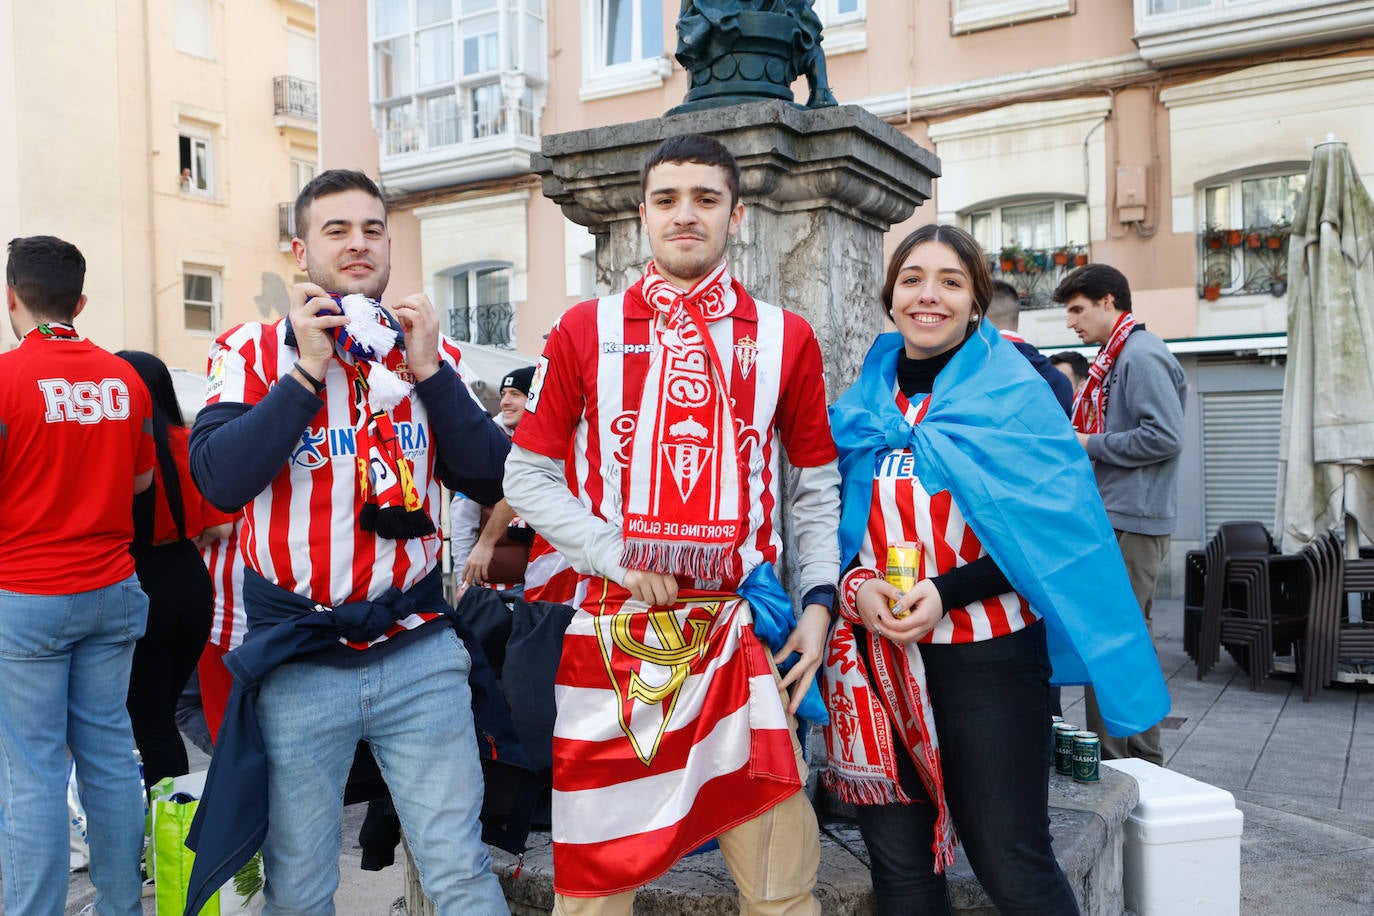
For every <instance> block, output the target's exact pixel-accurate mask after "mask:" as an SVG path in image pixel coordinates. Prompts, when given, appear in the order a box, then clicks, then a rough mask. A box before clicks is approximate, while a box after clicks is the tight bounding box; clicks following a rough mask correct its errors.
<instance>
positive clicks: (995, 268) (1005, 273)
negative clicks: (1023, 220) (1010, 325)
mask: <svg viewBox="0 0 1374 916" xmlns="http://www.w3.org/2000/svg"><path fill="white" fill-rule="evenodd" d="M1087 263H1088V249H1087V248H1086V247H1084V246H1081V245H1064V246H1061V247H1059V248H1022V247H1021V246H1020V245H1009V246H1007V247H1005V248H1003V249H1002V250H1001V251H1000V252H998V253H997V254H993V255H989V256H988V267H989V268H991V270H992V277H993V279H994V280H1005V281H1006V282H1008V283H1010V284H1011V285H1012V286H1014V287H1015V288H1016V292H1017V293H1018V294H1020V296H1021V307H1022V308H1023V309H1048V308H1054V307H1055V302H1054V300H1053V299H1052V298H1051V296H1052V295H1053V294H1054V289H1055V287H1056V286H1058V285H1059V281H1060V280H1062V279H1063V278H1064V275H1065V274H1066V273H1068V272H1069V271H1071V270H1073V269H1074V268H1075V267H1081V266H1083V265H1084V264H1087Z"/></svg>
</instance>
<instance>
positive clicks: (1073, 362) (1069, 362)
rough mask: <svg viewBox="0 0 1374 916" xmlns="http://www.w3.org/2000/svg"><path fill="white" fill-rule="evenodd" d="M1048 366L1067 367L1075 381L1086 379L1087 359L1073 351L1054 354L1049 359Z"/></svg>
mask: <svg viewBox="0 0 1374 916" xmlns="http://www.w3.org/2000/svg"><path fill="white" fill-rule="evenodd" d="M1050 364H1051V365H1054V366H1068V367H1069V371H1070V372H1072V373H1073V377H1074V378H1076V379H1085V378H1087V377H1088V358H1087V357H1086V356H1084V355H1083V354H1082V353H1076V352H1074V351H1073V350H1065V351H1064V352H1063V353H1056V354H1054V355H1053V356H1051V357H1050Z"/></svg>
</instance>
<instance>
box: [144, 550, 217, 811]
mask: <svg viewBox="0 0 1374 916" xmlns="http://www.w3.org/2000/svg"><path fill="white" fill-rule="evenodd" d="M134 567H135V569H136V570H137V571H138V581H139V582H140V584H142V586H143V591H144V593H145V594H146V595H147V596H148V629H147V632H145V633H144V635H143V638H142V639H140V640H139V641H138V642H137V643H136V644H135V645H134V664H133V672H132V673H131V674H130V677H129V700H128V706H129V718H130V719H131V720H132V722H133V727H134V743H135V744H137V745H138V752H139V753H140V754H142V755H143V779H144V783H145V784H146V785H148V786H152V785H153V784H155V783H156V782H157V781H158V780H160V779H162V778H163V777H164V776H182V775H184V774H185V773H187V772H188V771H189V765H188V764H187V761H186V746H185V745H184V744H182V742H181V735H180V734H179V733H178V731H177V723H176V706H177V697H178V696H179V695H180V694H181V691H182V689H183V688H184V687H185V686H186V681H187V680H188V679H189V678H190V676H191V672H192V671H194V670H195V668H196V662H197V660H199V658H200V653H201V650H202V649H204V648H205V641H206V639H208V638H209V636H210V616H211V612H212V608H213V603H214V595H213V592H212V591H211V589H212V585H211V582H210V573H209V572H208V571H207V570H206V568H205V562H204V561H203V560H202V559H201V556H200V551H198V550H196V546H195V545H194V544H192V543H191V542H190V541H176V542H174V543H171V544H164V545H161V546H159V547H144V548H138V549H136V550H135V551H134Z"/></svg>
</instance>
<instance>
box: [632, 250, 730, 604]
mask: <svg viewBox="0 0 1374 916" xmlns="http://www.w3.org/2000/svg"><path fill="white" fill-rule="evenodd" d="M642 284H643V285H642V287H641V289H642V292H643V295H644V301H645V302H647V303H648V304H649V306H650V307H651V308H653V310H654V311H655V312H656V313H657V319H656V321H655V327H654V333H655V337H656V344H657V345H656V346H655V347H654V351H653V356H652V357H651V359H650V363H649V372H648V376H647V377H646V378H645V381H644V391H643V394H642V396H641V400H640V409H639V418H638V421H637V422H636V425H635V431H634V435H633V437H632V439H631V444H630V462H629V467H628V468H627V469H626V473H625V476H624V481H625V482H624V485H623V486H624V492H623V496H624V506H625V513H624V515H625V551H624V555H623V556H622V558H621V560H620V562H621V565H622V566H624V567H625V568H626V569H643V570H652V571H654V572H663V573H672V574H675V575H681V576H690V577H692V578H694V579H698V580H703V581H712V580H715V581H719V580H727V579H730V578H733V577H735V576H737V575H738V570H737V569H736V568H735V567H736V566H737V564H738V557H737V551H736V550H735V547H736V544H737V543H738V542H739V539H740V537H741V536H742V532H743V520H744V493H743V486H744V475H743V473H742V472H741V469H740V462H739V451H738V444H737V441H736V424H735V418H734V416H733V414H732V412H731V409H730V400H729V390H728V389H727V387H726V376H725V371H724V367H723V366H722V364H721V361H720V356H719V355H718V354H717V353H716V347H715V343H714V342H713V341H712V340H711V335H710V332H709V331H708V329H707V322H710V321H715V320H717V319H719V318H723V317H725V316H726V315H729V314H730V313H731V312H732V311H733V310H734V307H735V294H734V290H733V288H732V286H731V281H730V274H729V273H728V271H727V270H726V266H725V262H724V261H722V262H721V263H720V265H719V266H717V267H716V269H715V270H713V271H711V273H709V274H708V275H707V276H706V277H704V278H703V279H702V280H701V282H699V283H698V284H697V285H696V286H694V287H693V288H692V289H691V290H690V291H689V292H685V293H684V292H682V291H681V290H679V289H678V288H677V287H675V286H673V285H672V284H671V283H669V282H668V281H667V280H666V279H664V277H663V276H662V274H660V273H659V272H658V269H657V267H656V266H655V264H654V263H653V262H652V261H651V262H650V263H649V266H648V267H647V268H646V269H645V271H644V279H643V281H642Z"/></svg>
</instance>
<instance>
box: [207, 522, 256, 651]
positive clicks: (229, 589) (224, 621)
mask: <svg viewBox="0 0 1374 916" xmlns="http://www.w3.org/2000/svg"><path fill="white" fill-rule="evenodd" d="M200 555H201V557H202V558H203V559H204V560H205V568H206V569H208V570H210V582H211V583H212V584H213V586H214V593H215V604H214V611H213V614H212V616H211V618H210V643H211V644H212V645H216V646H219V647H220V648H221V649H223V650H224V651H226V652H228V651H229V650H231V649H237V648H238V647H239V644H240V643H242V642H243V636H244V634H245V633H247V632H248V620H247V618H246V617H245V616H244V613H243V599H242V598H241V597H240V596H241V595H242V594H243V555H242V554H240V553H239V526H238V523H237V522H235V524H234V530H233V531H230V532H229V536H228V537H223V538H216V539H215V540H213V541H211V542H210V543H209V544H207V545H205V546H204V547H202V548H201V551H200Z"/></svg>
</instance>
